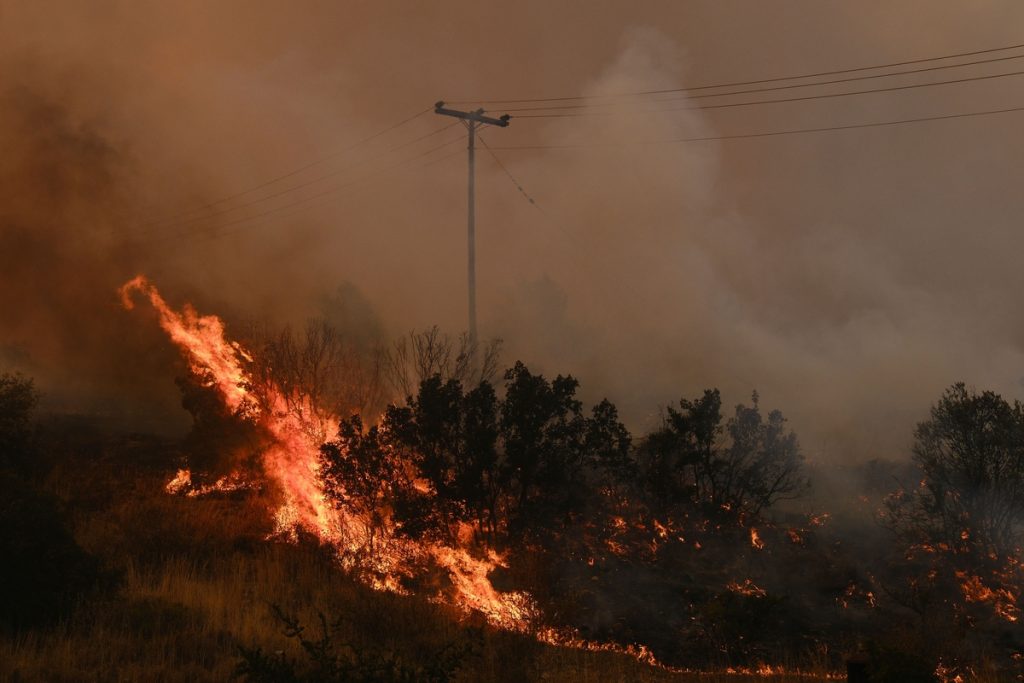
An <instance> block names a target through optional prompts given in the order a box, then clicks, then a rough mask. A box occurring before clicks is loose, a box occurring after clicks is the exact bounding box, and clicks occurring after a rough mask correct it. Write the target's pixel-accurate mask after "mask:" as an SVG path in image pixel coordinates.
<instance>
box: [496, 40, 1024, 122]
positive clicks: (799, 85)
mask: <svg viewBox="0 0 1024 683" xmlns="http://www.w3.org/2000/svg"><path fill="white" fill-rule="evenodd" d="M1011 59H1024V54H1019V55H1010V56H1008V57H995V58H993V59H981V60H977V61H973V62H962V63H960V64H942V65H940V66H929V67H924V68H922V69H908V70H905V71H891V72H889V73H884V74H868V75H866V76H851V77H849V78H836V79H833V80H830V81H812V82H810V83H791V84H787V85H774V86H769V87H766V88H748V89H746V90H733V91H730V92H720V93H704V94H701V95H688V96H687V97H686V98H685V99H688V100H697V99H706V98H709V97H728V96H731V95H748V94H751V93H759V92H775V91H779V90H793V89H796V88H813V87H816V86H822V85H836V84H838V83H852V82H855V81H865V80H870V79H875V78H888V77H890V76H906V75H909V74H918V73H925V72H929V71H939V70H942V69H955V68H958V67H966V66H977V65H978V64H991V63H994V62H1005V61H1009V60H1011ZM649 101H650V102H653V103H662V102H676V101H678V98H672V99H668V98H663V99H658V100H649ZM610 106H621V105H620V104H619V103H618V102H597V103H593V104H558V105H547V106H539V107H514V108H511V109H505V108H502V111H504V112H532V111H549V110H558V109H590V108H593V109H596V108H601V107H610ZM516 116H519V115H516Z"/></svg>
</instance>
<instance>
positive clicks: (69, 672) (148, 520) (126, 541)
mask: <svg viewBox="0 0 1024 683" xmlns="http://www.w3.org/2000/svg"><path fill="white" fill-rule="evenodd" d="M51 448H57V449H65V450H66V452H64V453H61V457H60V458H58V460H59V462H60V464H59V465H58V466H57V467H56V468H55V469H54V472H53V474H52V475H51V477H50V479H49V481H48V483H47V485H48V487H49V488H50V489H51V490H52V491H54V492H56V493H57V494H58V495H59V496H60V497H61V498H62V499H64V500H65V501H67V504H68V508H69V513H70V515H71V519H72V521H73V524H74V528H75V534H76V537H77V538H78V540H79V543H80V544H82V545H83V546H84V547H85V548H86V549H87V550H89V551H90V552H92V553H94V554H95V555H96V556H98V557H99V558H100V559H101V561H102V562H103V564H104V566H105V568H106V569H107V570H109V572H110V573H111V575H112V576H114V577H115V587H113V588H107V589H105V590H102V591H97V593H96V594H95V595H93V596H89V597H88V598H87V599H85V600H83V601H82V603H81V604H80V605H79V607H78V608H77V609H76V611H75V612H74V613H73V614H72V615H71V616H70V617H69V618H68V619H67V620H66V621H65V622H63V623H61V624H59V625H57V626H55V627H53V628H51V629H48V630H45V631H37V632H31V633H27V634H22V635H20V636H18V637H16V638H13V639H11V638H2V637H0V680H21V681H36V680H39V681H54V682H61V681H68V682H71V681H74V682H76V683H77V682H79V681H190V682H192V681H227V680H231V679H232V674H233V671H234V668H235V666H236V664H237V663H238V661H239V655H238V647H239V646H246V647H252V646H259V647H262V648H263V649H264V650H267V651H271V652H273V651H278V650H283V651H285V652H286V653H289V654H290V655H292V656H294V657H296V658H298V659H300V660H301V659H302V657H301V656H300V655H301V653H300V651H299V647H298V645H297V644H296V643H295V642H294V641H291V640H288V639H286V638H285V637H284V636H283V635H282V632H281V625H280V624H279V622H277V621H276V620H275V619H274V618H273V616H272V613H271V608H270V605H271V604H276V605H279V606H280V607H282V608H283V609H284V610H285V611H287V612H290V613H292V614H295V615H297V616H299V617H300V618H301V619H302V621H303V623H306V624H309V625H311V626H312V625H314V624H315V622H316V614H317V612H318V611H322V612H324V613H326V614H327V615H329V616H332V617H341V618H342V633H341V640H342V641H344V642H349V643H352V644H353V645H354V646H355V647H357V648H361V647H383V648H386V649H388V650H391V651H394V652H397V653H399V654H400V655H401V656H402V657H404V658H407V659H408V660H409V661H419V660H420V659H421V658H426V657H430V656H431V653H432V652H435V651H437V650H438V649H439V648H441V647H443V646H444V645H445V644H446V643H449V642H453V641H455V642H458V641H464V640H466V639H467V638H469V637H471V636H470V634H471V633H474V632H475V631H474V630H473V628H472V627H473V624H472V622H473V620H472V619H471V618H470V619H468V620H467V619H466V618H463V617H461V616H460V615H457V614H454V613H453V612H452V611H450V610H448V609H447V608H444V607H441V606H438V605H433V604H430V603H428V602H426V601H425V600H422V599H417V598H408V597H401V596H395V595H390V594H384V593H377V592H374V591H372V590H369V589H367V588H366V587H364V586H362V585H360V584H358V583H356V582H354V581H353V580H351V579H350V578H349V577H347V576H346V575H345V574H344V573H343V572H342V571H340V570H339V569H338V567H337V566H336V565H335V563H334V562H333V561H332V560H331V559H330V558H329V557H328V556H327V555H326V554H325V553H323V552H321V551H319V550H318V549H316V548H315V547H312V546H311V545H305V546H291V545H285V544H280V543H273V542H267V541H265V540H263V539H264V536H265V534H266V527H265V525H266V519H265V515H264V514H261V510H264V509H265V506H264V504H263V503H262V502H261V501H259V500H252V499H251V498H250V499H246V498H245V497H235V498H221V499H203V500H194V499H185V498H180V497H173V496H168V495H166V494H165V493H164V492H163V491H162V482H163V481H164V478H165V477H166V475H167V463H168V462H169V458H170V457H171V456H170V455H169V453H170V449H169V448H168V447H167V445H165V444H159V443H157V442H155V441H152V440H138V439H137V440H120V441H117V442H113V443H112V442H108V441H103V440H93V441H92V442H91V443H89V444H87V445H86V446H85V447H82V446H81V444H79V443H77V440H76V441H75V445H74V447H69V446H68V444H67V442H61V443H59V444H51ZM477 625H479V624H477ZM691 678H692V677H689V676H682V675H670V674H667V673H664V672H661V671H658V670H656V669H653V668H651V667H648V666H645V665H642V664H639V663H637V662H635V661H634V660H632V659H631V658H629V657H626V656H621V655H615V654H609V653H592V652H582V651H578V650H570V649H564V648H555V647H550V646H545V645H541V644H539V643H536V642H535V641H533V640H532V639H531V638H528V637H524V636H518V635H514V634H509V633H502V632H497V631H493V630H490V629H486V628H485V629H483V633H482V641H481V644H480V645H479V646H478V647H477V654H475V655H474V656H472V657H471V658H469V659H468V660H467V661H466V664H465V666H464V667H463V669H462V670H461V672H460V677H459V680H460V681H467V682H469V681H533V680H550V681H567V682H574V681H581V682H582V681H587V682H598V681H684V680H690V679H691ZM699 680H701V681H726V680H731V681H738V680H743V677H738V676H724V675H723V676H702V677H700V679H699ZM773 680H779V681H782V680H786V678H785V677H773ZM792 680H808V679H806V678H804V679H795V678H794V679H792Z"/></svg>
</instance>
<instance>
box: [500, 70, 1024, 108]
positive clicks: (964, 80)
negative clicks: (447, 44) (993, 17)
mask: <svg viewBox="0 0 1024 683" xmlns="http://www.w3.org/2000/svg"><path fill="white" fill-rule="evenodd" d="M1022 75H1024V70H1021V71H1010V72H1007V73H1000V74H986V75H984V76H969V77H966V78H955V79H951V80H947V81H930V82H928V83H909V84H906V85H897V86H891V87H887V88H870V89H868V90H852V91H847V92H839V93H819V94H815V95H802V96H800V97H785V98H781V99H774V100H747V101H744V102H723V103H719V104H700V105H696V106H693V107H662V108H650V109H634V110H629V111H623V112H577V113H563V114H521V115H519V116H516V117H515V118H516V119H552V118H577V117H589V116H621V115H622V114H651V113H664V112H673V111H699V110H705V109H729V108H732V107H749V106H755V105H761V104H783V103H787V102H806V101H809V100H827V99H834V98H837V97H849V96H852V95H867V94H872V93H882V92H895V91H898V90H914V89H917V88H930V87H933V86H938V85H952V84H955V83H969V82H973V81H987V80H992V79H995V78H1005V77H1008V76H1022Z"/></svg>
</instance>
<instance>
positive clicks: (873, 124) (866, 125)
mask: <svg viewBox="0 0 1024 683" xmlns="http://www.w3.org/2000/svg"><path fill="white" fill-rule="evenodd" d="M1021 111H1024V106H1021V107H1007V108H1005V109H989V110H986V111H972V112H961V113H957V114H943V115H939V116H919V117H915V118H909V119H898V120H895V121H874V122H870V123H853V124H848V125H839V126H821V127H817V128H791V129H788V130H775V131H765V132H761V133H738V134H734V135H705V136H700V137H688V138H670V139H665V140H642V141H632V142H609V143H592V144H566V145H508V146H504V147H494V148H493V149H496V150H514V149H585V148H589V147H628V146H634V145H662V144H672V143H683V142H709V141H712V140H742V139H748V138H767V137H776V136H782V135H799V134H804V133H825V132H829V131H841V130H855V129H858V128H879V127H883V126H900V125H905V124H912V123H924V122H927V121H947V120H950V119H963V118H971V117H976V116H994V115H997V114H1009V113H1012V112H1021Z"/></svg>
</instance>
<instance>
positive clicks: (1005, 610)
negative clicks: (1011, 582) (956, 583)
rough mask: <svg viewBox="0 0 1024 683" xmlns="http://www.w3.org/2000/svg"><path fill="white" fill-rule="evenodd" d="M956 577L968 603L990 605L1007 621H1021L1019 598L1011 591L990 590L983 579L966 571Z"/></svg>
mask: <svg viewBox="0 0 1024 683" xmlns="http://www.w3.org/2000/svg"><path fill="white" fill-rule="evenodd" d="M956 577H957V579H959V580H960V590H962V591H963V594H964V599H966V600H967V602H985V603H989V604H991V605H992V609H993V610H995V613H996V614H998V615H999V616H1000V617H1001V618H1003V619H1005V620H1006V621H1010V622H1014V621H1017V620H1018V619H1020V608H1019V607H1017V596H1016V595H1014V594H1013V592H1012V591H1010V590H1009V589H1007V588H990V587H988V586H986V585H985V583H984V582H983V581H982V580H981V577H979V576H975V575H974V574H968V573H967V572H964V571H958V572H956Z"/></svg>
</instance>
